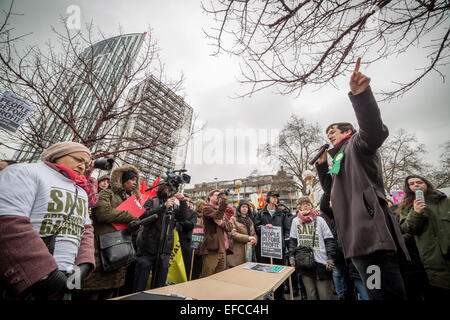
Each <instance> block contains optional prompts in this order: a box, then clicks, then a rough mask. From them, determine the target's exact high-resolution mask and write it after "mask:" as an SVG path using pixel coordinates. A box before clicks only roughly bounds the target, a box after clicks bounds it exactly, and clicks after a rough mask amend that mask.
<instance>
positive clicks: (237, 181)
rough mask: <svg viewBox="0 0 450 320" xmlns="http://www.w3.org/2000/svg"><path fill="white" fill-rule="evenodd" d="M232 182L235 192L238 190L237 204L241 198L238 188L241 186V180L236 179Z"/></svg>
mask: <svg viewBox="0 0 450 320" xmlns="http://www.w3.org/2000/svg"><path fill="white" fill-rule="evenodd" d="M234 184H235V185H236V188H237V192H238V198H237V205H239V200H241V197H240V193H239V190H240V188H241V186H242V181H241V180H236V181H235V182H234Z"/></svg>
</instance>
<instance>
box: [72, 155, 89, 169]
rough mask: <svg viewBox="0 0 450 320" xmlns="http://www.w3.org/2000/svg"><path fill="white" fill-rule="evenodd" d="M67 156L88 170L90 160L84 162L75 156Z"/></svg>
mask: <svg viewBox="0 0 450 320" xmlns="http://www.w3.org/2000/svg"><path fill="white" fill-rule="evenodd" d="M68 156H69V157H71V158H72V159H73V160H75V161H76V162H78V163H83V164H84V165H85V167H86V168H89V166H90V165H91V160H89V161H87V162H86V161H85V160H84V159H83V158H78V157H75V156H73V155H71V154H68Z"/></svg>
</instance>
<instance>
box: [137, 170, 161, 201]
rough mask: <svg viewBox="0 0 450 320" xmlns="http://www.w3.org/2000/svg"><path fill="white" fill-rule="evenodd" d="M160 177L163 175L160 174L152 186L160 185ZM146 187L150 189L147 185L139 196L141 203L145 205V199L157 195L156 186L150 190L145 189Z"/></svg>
mask: <svg viewBox="0 0 450 320" xmlns="http://www.w3.org/2000/svg"><path fill="white" fill-rule="evenodd" d="M160 178H161V176H159V177H158V179H156V180H155V182H153V185H152V187H154V186H156V185H158V183H159V179H160ZM146 189H148V188H147V186H146V187H145V189H144V192H141V197H140V198H139V203H140V204H141V205H144V203H145V201H147V200H148V199H151V198H153V197H154V196H156V188H154V189H152V190H149V191H145V190H146ZM141 190H142V185H141Z"/></svg>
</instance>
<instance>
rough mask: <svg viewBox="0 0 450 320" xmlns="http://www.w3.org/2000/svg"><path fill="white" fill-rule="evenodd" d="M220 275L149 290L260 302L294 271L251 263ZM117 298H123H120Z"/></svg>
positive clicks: (189, 295) (213, 298)
mask: <svg viewBox="0 0 450 320" xmlns="http://www.w3.org/2000/svg"><path fill="white" fill-rule="evenodd" d="M249 263H250V262H246V263H244V264H242V265H240V266H237V267H234V268H231V269H228V270H225V271H222V272H219V273H216V274H214V275H212V276H209V277H207V278H202V279H198V280H193V281H188V282H183V283H180V284H176V285H172V286H167V287H162V288H158V289H152V290H148V291H147V292H150V293H154V294H160V295H164V294H178V295H181V296H184V297H187V298H193V299H198V300H256V299H262V298H263V297H264V295H265V294H266V293H268V292H269V291H270V290H275V289H276V288H278V287H279V286H280V285H281V284H282V283H283V282H284V281H285V280H286V279H287V278H288V277H289V276H290V275H291V274H292V273H293V272H294V268H292V267H287V266H285V269H284V270H283V271H281V272H280V273H267V272H261V271H254V270H247V269H244V268H242V267H243V266H245V265H247V264H249ZM117 299H120V297H119V298H117Z"/></svg>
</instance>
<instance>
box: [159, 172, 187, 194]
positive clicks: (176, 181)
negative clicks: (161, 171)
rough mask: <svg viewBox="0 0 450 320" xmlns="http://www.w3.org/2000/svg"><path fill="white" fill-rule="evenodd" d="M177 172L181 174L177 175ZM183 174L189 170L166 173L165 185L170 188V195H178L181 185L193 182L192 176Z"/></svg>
mask: <svg viewBox="0 0 450 320" xmlns="http://www.w3.org/2000/svg"><path fill="white" fill-rule="evenodd" d="M175 172H179V174H175ZM183 172H187V170H186V169H180V170H168V171H167V172H166V174H167V177H166V178H165V179H164V180H163V183H165V184H166V185H167V186H168V187H169V193H170V194H174V193H177V192H178V188H179V187H180V184H183V183H189V182H191V176H190V175H188V174H186V173H183Z"/></svg>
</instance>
